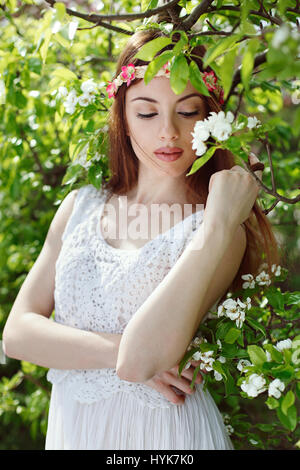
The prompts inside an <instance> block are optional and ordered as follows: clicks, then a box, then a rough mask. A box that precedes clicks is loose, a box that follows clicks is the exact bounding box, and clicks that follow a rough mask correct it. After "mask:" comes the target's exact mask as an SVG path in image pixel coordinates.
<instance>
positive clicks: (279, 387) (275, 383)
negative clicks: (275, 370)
mask: <svg viewBox="0 0 300 470" xmlns="http://www.w3.org/2000/svg"><path fill="white" fill-rule="evenodd" d="M241 389H242V390H243V392H245V393H247V395H248V397H252V398H255V397H257V396H258V395H259V394H260V393H263V392H265V391H266V390H268V395H269V397H275V398H277V399H278V398H280V397H281V393H282V392H283V391H284V389H285V384H284V383H283V382H282V381H281V380H280V379H274V380H272V381H271V382H270V383H269V385H268V386H267V381H266V379H265V378H264V377H263V375H261V374H251V375H250V376H249V377H248V378H247V379H246V380H244V381H243V382H242V384H241Z"/></svg>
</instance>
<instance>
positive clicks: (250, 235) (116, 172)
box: [104, 29, 280, 291]
mask: <svg viewBox="0 0 300 470" xmlns="http://www.w3.org/2000/svg"><path fill="white" fill-rule="evenodd" d="M161 36H164V34H163V32H162V31H161V30H159V29H152V30H151V29H148V30H141V31H138V32H136V33H135V34H134V35H132V36H131V37H130V39H129V41H128V42H127V44H126V46H125V48H124V50H123V51H122V53H121V55H120V56H119V59H118V62H117V67H116V73H115V77H117V76H118V75H119V73H120V72H121V70H122V68H121V67H122V66H123V65H128V64H130V63H133V64H134V65H135V66H138V65H146V64H148V62H145V61H143V60H140V59H136V58H133V57H134V56H135V54H136V53H137V52H138V51H139V49H140V48H141V47H142V46H143V45H144V44H146V43H147V42H149V41H151V40H152V39H155V38H157V37H161ZM173 40H176V35H175V34H174V35H173ZM170 47H171V46H167V47H165V48H164V49H163V50H168V49H170ZM205 51H206V48H205V47H204V46H203V45H200V46H197V47H194V48H193V51H192V52H193V60H195V62H196V63H197V65H198V67H199V69H200V70H201V71H207V72H209V71H211V69H210V67H207V68H206V69H205V70H203V67H202V60H201V57H203V56H204V54H205ZM161 52H162V51H159V53H158V54H160V53H161ZM158 54H157V55H158ZM195 56H197V57H195ZM140 80H142V79H136V80H135V82H138V81H140ZM125 93H126V86H121V87H120V88H119V89H118V92H117V94H116V97H115V99H114V102H113V104H112V106H111V108H110V113H109V121H108V124H109V131H108V134H109V169H110V172H111V177H110V179H109V180H108V181H106V182H104V186H105V187H106V188H107V189H108V190H109V191H110V192H111V193H114V194H118V195H124V194H127V193H128V192H129V191H130V190H131V189H132V188H134V187H135V186H136V184H137V180H138V163H139V160H138V158H137V157H136V155H135V153H134V151H133V149H132V146H131V142H130V138H129V136H128V135H127V134H126V115H125ZM203 99H204V102H205V103H206V108H207V115H208V114H209V112H210V111H215V112H219V111H221V110H222V107H221V105H220V104H219V102H218V99H217V98H216V96H215V95H214V94H213V92H211V93H210V96H209V97H207V96H203ZM234 165H235V161H234V155H233V154H232V153H231V152H229V151H228V150H222V149H218V150H217V151H216V152H215V154H214V155H213V157H212V158H211V159H210V160H209V161H208V162H207V163H206V164H205V165H204V166H203V167H202V168H201V169H200V170H199V171H197V172H196V173H194V174H192V175H190V176H189V177H187V178H186V185H187V196H188V200H189V203H191V204H196V203H203V201H204V204H205V201H206V199H207V196H208V185H209V180H210V177H211V175H212V174H213V173H215V172H217V171H221V170H223V169H230V168H231V167H232V166H234ZM190 168H191V167H190ZM190 168H189V169H188V170H187V172H189V170H190ZM244 225H245V229H246V235H247V247H246V250H245V253H244V257H243V260H242V262H241V265H240V268H239V270H238V272H237V274H236V276H235V279H234V280H233V282H232V284H231V285H230V286H229V288H228V290H231V291H235V290H236V289H240V288H241V286H242V282H244V281H243V280H242V279H241V275H242V274H248V273H251V274H253V275H254V276H255V275H257V274H258V272H259V268H260V266H261V264H262V263H266V265H267V267H266V268H265V270H266V272H269V274H270V273H271V267H272V264H279V260H280V255H279V250H278V245H277V241H276V238H275V236H274V234H273V231H272V227H271V224H270V222H269V220H268V219H267V217H266V215H265V214H264V213H263V211H262V209H261V208H260V207H259V205H258V202H257V201H256V202H255V204H254V206H253V209H252V211H251V214H250V216H249V218H248V219H247V221H246V222H245V223H244Z"/></svg>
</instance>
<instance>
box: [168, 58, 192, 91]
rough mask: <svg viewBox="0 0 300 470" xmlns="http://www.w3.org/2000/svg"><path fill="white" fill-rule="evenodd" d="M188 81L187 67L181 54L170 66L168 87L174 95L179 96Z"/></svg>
mask: <svg viewBox="0 0 300 470" xmlns="http://www.w3.org/2000/svg"><path fill="white" fill-rule="evenodd" d="M188 79H189V66H188V63H187V60H186V58H185V56H184V55H183V54H179V55H178V56H176V57H175V59H174V61H173V63H172V64H171V75H170V85H171V88H172V90H173V91H174V93H176V95H179V94H180V93H182V92H183V91H184V90H185V88H186V86H187V82H188Z"/></svg>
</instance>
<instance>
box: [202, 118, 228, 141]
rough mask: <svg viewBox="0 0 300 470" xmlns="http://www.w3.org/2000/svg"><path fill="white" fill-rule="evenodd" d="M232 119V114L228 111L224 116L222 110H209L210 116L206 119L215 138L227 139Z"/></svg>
mask: <svg viewBox="0 0 300 470" xmlns="http://www.w3.org/2000/svg"><path fill="white" fill-rule="evenodd" d="M233 120H234V115H233V113H232V112H231V111H228V112H227V114H226V116H225V113H224V111H220V112H219V113H215V112H214V111H211V112H210V116H209V117H208V118H207V119H206V121H207V124H208V126H209V129H210V132H211V134H212V136H213V137H215V138H216V139H217V140H221V141H222V140H227V139H228V138H229V137H230V135H231V132H232V127H231V123H232V121H233Z"/></svg>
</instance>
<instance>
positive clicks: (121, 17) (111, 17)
mask: <svg viewBox="0 0 300 470" xmlns="http://www.w3.org/2000/svg"><path fill="white" fill-rule="evenodd" d="M45 1H46V2H47V3H49V5H50V6H52V7H53V6H54V5H55V3H57V2H56V1H55V0H45ZM178 1H179V0H172V1H171V2H169V3H166V4H165V5H163V6H161V7H158V8H154V9H153V10H146V11H144V12H142V13H121V14H118V13H117V14H116V13H114V14H107V15H96V14H94V13H92V14H88V15H87V14H85V13H79V12H78V11H75V10H71V9H70V8H66V12H67V13H68V15H71V16H77V17H78V18H82V19H84V20H86V21H90V22H91V23H99V21H102V20H105V21H134V20H138V19H144V18H149V17H150V16H153V15H156V14H157V13H160V12H163V11H165V10H167V9H168V8H170V7H172V6H174V5H177V3H178ZM102 26H103V25H102Z"/></svg>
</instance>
